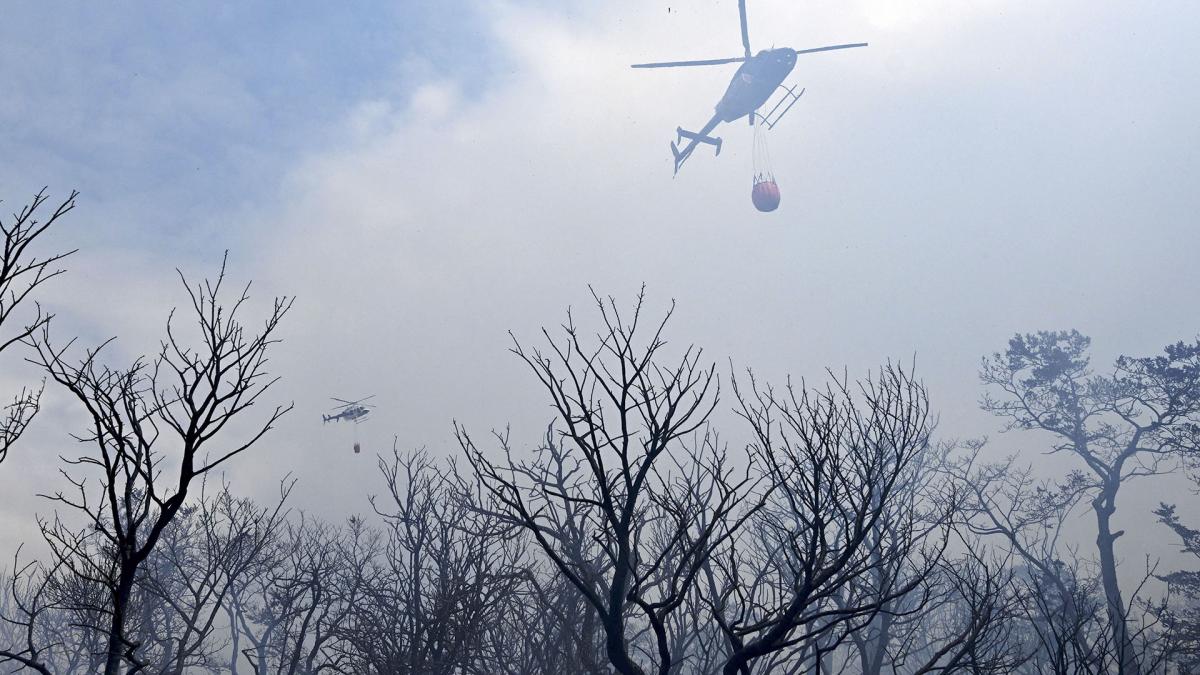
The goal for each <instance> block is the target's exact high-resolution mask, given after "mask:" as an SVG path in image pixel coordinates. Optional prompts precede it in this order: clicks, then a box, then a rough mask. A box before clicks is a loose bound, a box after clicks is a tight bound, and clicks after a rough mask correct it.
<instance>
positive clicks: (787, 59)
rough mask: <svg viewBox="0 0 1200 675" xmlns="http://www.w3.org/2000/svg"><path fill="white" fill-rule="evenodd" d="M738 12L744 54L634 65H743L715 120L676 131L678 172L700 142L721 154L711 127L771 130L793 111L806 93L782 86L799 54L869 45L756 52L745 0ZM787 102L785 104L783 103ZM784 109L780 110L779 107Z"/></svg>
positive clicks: (673, 145) (674, 146) (674, 145)
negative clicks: (741, 124) (741, 123)
mask: <svg viewBox="0 0 1200 675" xmlns="http://www.w3.org/2000/svg"><path fill="white" fill-rule="evenodd" d="M738 12H739V13H740V15H741V21H742V46H743V47H744V48H745V50H746V53H745V55H744V56H735V57H732V58H728V59H704V60H699V61H667V62H662V63H635V64H634V65H633V66H632V67H633V68H677V67H681V66H717V65H721V64H725V63H739V62H740V63H741V64H742V65H741V67H740V68H738V70H737V72H736V73H734V74H733V79H732V80H730V82H729V87H728V88H727V89H726V90H725V95H724V96H722V97H721V100H720V101H718V102H717V105H716V112H715V114H713V116H712V119H710V120H709V121H708V123H707V124H705V125H704V127H703V128H702V129H700V131H687V130H685V129H684V128H683V127H677V128H676V129H675V133H676V134H678V138H677V139H676V140H675V141H672V142H671V154H673V155H675V173H679V167H681V166H683V163H684V162H685V161H687V158H688V157H690V156H691V155H692V151H693V150H695V149H696V146H697V145H698V144H700V143H705V144H707V145H711V146H714V147H715V148H716V153H715V154H716V155H720V154H721V139H720V138H716V137H713V136H711V135H710V134H711V133H712V130H713V129H715V128H716V127H717V125H718V124H720V123H721V122H733V121H735V120H737V119H738V118H741V117H745V118H746V119H747V121H748V122H749V123H750V125H751V126H754V124H755V122H756V121H757V122H760V123H762V124H764V125H766V127H767V128H768V129H770V128H773V127H774V126H775V124H776V123H778V122H779V120H780V119H782V118H783V116H784V115H786V114H787V112H788V110H791V108H792V106H793V105H795V103H796V101H798V100H800V96H801V95H803V94H804V90H803V89H802V90H800V93H796V91H795V89H794V88H793V87H785V86H783V81H784V80H785V79H787V76H788V75H790V74H791V72H792V68H794V67H795V66H796V57H797V56H798V55H800V54H813V53H816V52H828V51H833V50H835V49H853V48H855V47H866V46H867V43H866V42H856V43H853V44H844V45H830V46H828V47H815V48H812V49H799V50H797V49H791V48H788V47H778V48H772V49H764V50H762V51H760V52H759V53H757V54H753V55H752V53H751V51H750V33H749V32H748V30H747V28H746V0H738ZM781 87H782V88H783V89H784V90H785V91H786V92H787V93H786V94H784V96H783V98H781V99H780V100H779V102H778V103H776V104H775V106H774V107H773V108H772V109H771V110H770V112H768V113H767V114H766V115H761V114H759V112H758V109H759V108H761V107H762V106H764V105H765V104H766V103H767V101H768V100H769V99H770V98H771V95H772V94H774V93H775V90H776V89H779V88H781ZM785 102H786V103H787V105H786V106H784V103H785ZM781 107H782V108H783V109H782V110H780V108H781ZM685 138H686V139H688V144H687V145H686V146H684V148H683V149H682V150H680V149H679V146H678V142H681V141H682V140H683V139H685Z"/></svg>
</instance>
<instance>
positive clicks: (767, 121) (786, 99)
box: [753, 84, 806, 129]
mask: <svg viewBox="0 0 1200 675" xmlns="http://www.w3.org/2000/svg"><path fill="white" fill-rule="evenodd" d="M779 88H780V89H782V90H784V94H783V96H782V97H781V98H780V99H779V100H778V101H776V102H775V105H774V106H773V107H772V108H771V110H770V111H768V112H767V114H766V115H763V114H761V113H757V112H756V113H754V116H753V117H754V118H756V119H757V121H758V122H760V123H761V124H764V125H766V127H767V129H774V128H775V125H776V124H779V120H781V119H783V116H784V115H786V114H787V112H788V111H789V110H791V109H792V106H794V105H796V101H799V100H800V97H801V96H803V95H804V92H805V91H806V90H805V89H801V90H800V93H796V88H795V87H785V86H783V85H782V84H781V85H779ZM785 103H786V104H787V105H786V106H785V105H784V104H785ZM781 107H782V108H783V109H782V110H780V108H781Z"/></svg>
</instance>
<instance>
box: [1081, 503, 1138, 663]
mask: <svg viewBox="0 0 1200 675" xmlns="http://www.w3.org/2000/svg"><path fill="white" fill-rule="evenodd" d="M1116 497H1117V489H1116V486H1105V488H1104V491H1103V492H1101V494H1100V495H1099V496H1098V497H1096V499H1095V500H1094V501H1093V502H1092V508H1093V509H1094V510H1095V512H1096V528H1097V534H1096V548H1097V550H1098V552H1099V554H1100V581H1101V583H1102V584H1103V585H1104V599H1105V605H1106V607H1107V609H1108V621H1109V625H1110V628H1111V630H1112V640H1113V649H1115V650H1117V657H1118V663H1119V670H1118V672H1119V673H1120V675H1140V672H1141V669H1140V668H1139V666H1138V661H1137V653H1136V652H1135V650H1134V647H1133V640H1132V639H1130V637H1129V627H1128V625H1127V624H1126V617H1125V601H1124V600H1123V599H1122V597H1121V587H1120V583H1119V580H1118V577H1117V556H1116V553H1115V551H1114V550H1113V543H1114V542H1115V541H1116V540H1117V537H1120V536H1121V535H1122V534H1124V531H1121V532H1117V533H1115V534H1114V533H1113V531H1112V514H1113V512H1114V511H1116Z"/></svg>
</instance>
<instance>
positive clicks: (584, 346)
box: [457, 295, 754, 675]
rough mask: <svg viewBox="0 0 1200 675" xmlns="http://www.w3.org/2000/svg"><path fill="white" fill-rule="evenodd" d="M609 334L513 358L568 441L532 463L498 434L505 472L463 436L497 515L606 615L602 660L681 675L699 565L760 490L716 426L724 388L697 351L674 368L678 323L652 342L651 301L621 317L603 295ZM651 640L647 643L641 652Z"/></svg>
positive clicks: (556, 440) (574, 337) (571, 329)
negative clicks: (734, 461)
mask: <svg viewBox="0 0 1200 675" xmlns="http://www.w3.org/2000/svg"><path fill="white" fill-rule="evenodd" d="M593 298H594V299H595V301H596V305H597V306H598V308H599V314H600V318H601V320H602V323H603V326H602V328H601V330H600V331H599V333H598V334H597V336H596V341H595V342H594V343H589V341H587V340H585V339H584V337H583V336H582V335H581V333H580V330H579V329H578V328H577V327H576V325H575V324H574V322H573V320H571V318H570V315H568V322H567V324H566V325H565V326H563V336H562V338H561V339H560V340H555V339H554V338H552V337H551V335H550V333H549V332H548V331H546V330H543V335H544V336H545V338H546V340H547V342H548V344H549V347H548V350H547V351H545V352H543V351H542V350H540V349H534V350H532V351H530V350H527V349H526V348H525V347H524V346H523V345H521V344H520V343H519V342H517V343H516V345H515V347H514V348H513V352H514V353H515V354H516V355H517V356H518V357H519V358H520V359H521V360H522V361H523V362H524V363H525V364H526V365H528V366H529V368H530V370H531V371H532V372H533V373H534V374H535V376H536V377H537V378H538V381H539V382H540V383H541V385H542V386H543V387H544V388H545V390H546V392H547V393H548V394H549V397H550V400H551V402H552V404H553V407H554V410H555V411H556V413H557V415H558V420H557V421H556V424H557V425H561V430H560V431H558V432H557V433H556V434H552V435H551V437H550V439H549V441H550V442H549V443H547V444H546V445H545V446H544V447H542V448H541V449H540V450H539V451H538V452H537V453H536V454H535V456H534V457H533V458H531V459H517V458H516V457H514V453H513V450H512V448H511V447H510V445H509V443H508V439H507V437H506V436H505V435H501V434H497V437H498V439H499V441H500V446H501V449H502V451H503V453H504V460H503V461H501V462H493V461H492V460H491V459H489V458H488V457H487V456H486V455H485V454H484V453H483V452H482V451H481V450H480V449H479V448H478V446H477V445H476V443H475V440H474V438H473V437H472V436H471V435H469V434H468V433H467V431H466V430H465V429H464V428H463V427H461V426H458V427H457V433H458V439H459V442H460V444H461V445H462V448H463V450H464V451H465V453H466V455H467V457H468V458H469V460H470V462H471V464H472V466H473V467H474V469H475V471H476V472H477V474H478V476H479V478H480V480H481V482H482V484H483V486H484V488H485V490H486V492H487V494H488V495H489V496H490V497H491V499H492V501H493V506H492V508H493V509H494V510H495V512H496V513H497V514H499V515H501V516H503V517H504V518H506V519H508V520H509V521H510V522H512V523H514V524H516V525H518V526H520V527H521V528H523V529H524V530H525V531H526V532H528V534H529V535H530V536H531V537H532V539H533V540H534V541H535V542H536V544H537V547H538V549H540V551H541V553H542V554H543V555H544V556H545V558H546V559H547V560H548V561H549V562H550V564H551V565H552V566H553V568H554V569H555V571H556V572H557V573H558V574H559V575H561V576H562V577H563V578H565V579H566V580H567V581H568V582H569V583H570V585H571V586H572V587H573V588H574V589H575V591H576V592H577V593H579V594H580V596H582V597H583V598H584V599H585V600H586V602H587V605H588V606H589V609H590V611H591V612H594V613H595V616H596V617H597V619H598V623H599V625H600V627H601V631H602V632H603V635H604V653H605V655H606V657H607V659H608V661H609V663H610V664H611V666H612V668H613V669H614V670H616V671H617V672H619V673H622V674H624V675H642V674H643V673H646V672H656V673H659V674H661V675H666V674H667V673H670V672H673V671H672V669H673V667H674V664H675V662H676V660H677V658H678V657H679V655H678V654H675V653H673V652H672V645H673V640H672V637H671V634H670V633H671V617H672V615H673V614H674V613H675V612H677V611H679V610H680V608H681V607H683V606H684V603H685V602H686V601H687V599H688V597H689V593H691V592H692V591H693V587H694V586H695V584H696V582H697V579H698V576H699V574H700V571H701V568H702V566H703V565H704V562H705V561H706V560H707V559H708V556H709V555H710V554H711V552H712V551H713V550H714V549H716V548H718V547H719V546H721V545H722V544H723V543H724V542H725V541H726V540H727V539H728V538H729V537H730V536H731V535H732V534H733V533H734V532H736V531H737V529H738V527H739V526H740V525H741V524H742V522H743V521H744V519H745V518H746V517H748V515H749V514H750V513H752V512H753V511H754V506H753V505H743V504H741V502H742V500H743V497H744V496H745V495H747V494H748V492H749V488H750V487H751V483H752V480H751V478H750V477H749V475H748V474H744V475H741V477H738V475H735V472H734V470H733V469H732V468H731V467H730V466H729V461H728V459H727V455H726V451H725V449H724V447H723V446H722V445H721V443H720V441H719V440H718V438H717V437H716V435H715V433H713V432H712V431H711V430H708V429H707V427H706V421H707V420H708V417H709V415H710V414H711V412H712V410H713V407H714V406H715V405H716V402H717V389H718V385H717V377H716V373H715V371H714V369H713V367H712V366H706V365H703V364H702V363H701V361H700V359H701V352H700V350H698V349H696V348H694V347H689V348H686V349H685V350H684V351H683V353H682V355H681V356H680V357H679V360H678V361H677V362H674V363H673V364H672V365H665V364H664V363H663V359H664V358H665V355H664V353H663V352H664V347H665V341H664V338H663V330H664V328H665V325H666V323H667V321H668V320H669V318H670V316H671V313H670V312H668V313H667V315H666V317H665V318H664V319H663V321H662V322H660V323H659V324H658V325H657V327H653V326H652V327H651V328H650V331H649V332H648V333H647V334H646V337H645V338H643V335H642V332H643V330H644V326H643V319H642V309H643V298H642V296H639V298H638V301H637V304H636V305H635V307H634V310H633V312H632V314H631V315H630V316H628V317H626V316H622V314H621V312H620V311H619V310H618V309H617V307H616V305H615V303H614V302H613V301H612V300H611V299H609V300H608V301H607V302H606V301H604V300H601V299H600V298H599V297H598V296H595V295H593ZM642 640H644V643H643V642H641V641H642Z"/></svg>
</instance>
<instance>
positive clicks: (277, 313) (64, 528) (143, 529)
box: [31, 264, 291, 675]
mask: <svg viewBox="0 0 1200 675" xmlns="http://www.w3.org/2000/svg"><path fill="white" fill-rule="evenodd" d="M180 278H181V279H182V278H183V277H182V275H180ZM224 281H225V267H224V264H222V267H221V272H220V274H219V275H218V277H217V279H216V280H215V281H214V282H206V283H203V284H199V285H197V286H195V287H193V286H191V285H190V284H188V283H187V282H186V280H184V285H185V287H186V288H187V291H188V296H189V298H190V301H191V307H190V309H191V312H192V320H193V321H194V322H195V323H194V325H195V326H196V327H197V328H198V329H199V341H198V344H197V345H196V346H194V347H193V346H189V343H188V342H186V341H185V340H184V339H183V338H182V337H181V336H180V335H179V334H178V332H177V326H176V322H175V321H174V317H175V314H174V312H172V314H171V318H170V319H168V321H167V337H166V339H165V340H164V341H163V342H162V345H161V348H160V350H159V352H158V354H157V356H156V357H155V358H154V359H153V360H151V361H149V362H148V361H146V360H144V359H138V360H136V361H135V362H134V363H133V364H132V365H131V366H129V367H125V368H111V367H108V366H104V365H101V364H100V361H99V357H100V352H101V349H102V348H103V346H104V345H101V347H98V348H95V349H90V350H87V351H86V352H85V354H84V355H83V357H82V359H81V360H79V361H77V362H76V361H72V360H70V359H69V358H68V357H67V351H68V349H69V347H70V343H68V344H67V345H65V346H62V347H58V346H54V345H53V343H52V342H51V340H50V337H49V331H48V330H46V329H45V328H43V329H42V331H41V332H40V334H39V335H37V336H36V337H35V338H33V339H32V340H31V342H32V344H33V346H34V348H35V349H36V359H35V362H36V363H38V364H39V365H41V366H42V367H43V368H45V369H46V372H47V373H49V375H50V377H51V378H52V379H53V380H54V381H55V382H57V383H58V384H60V385H61V386H62V387H64V388H65V389H66V390H67V391H68V392H70V393H71V394H72V396H73V397H74V398H75V399H76V400H77V401H78V402H79V404H80V405H81V406H82V407H83V409H84V410H85V411H86V412H87V414H88V416H89V417H90V429H89V431H88V432H87V433H85V434H82V435H79V436H77V437H76V438H77V439H78V440H79V441H80V442H81V443H84V444H86V445H87V446H88V448H89V450H88V451H87V452H86V453H85V454H82V455H81V456H79V457H78V458H76V459H64V462H65V464H66V466H67V468H65V469H64V470H63V471H62V473H63V474H64V476H65V477H66V478H67V480H68V481H69V482H70V484H71V486H72V487H71V489H70V490H68V491H60V492H56V493H54V494H52V495H47V497H48V499H50V500H51V501H52V502H53V503H55V504H56V505H57V506H58V507H60V508H62V509H65V510H66V511H68V512H73V513H74V514H75V515H76V516H79V517H82V519H83V521H84V522H85V523H86V525H85V527H84V528H83V529H75V528H74V527H72V525H71V524H70V523H69V522H68V521H66V520H63V519H62V518H61V517H60V516H61V514H59V513H56V514H55V516H54V517H53V518H52V519H49V520H43V521H42V522H41V528H42V533H43V536H44V538H45V540H46V542H47V543H48V544H49V546H50V549H51V552H52V555H53V559H54V562H55V564H56V565H59V566H61V567H62V569H63V570H64V572H65V573H66V574H67V575H68V576H70V577H73V578H75V579H77V580H79V581H81V582H82V583H83V584H85V585H87V586H89V587H90V588H92V589H100V590H101V591H102V594H103V596H104V603H103V605H102V606H101V608H100V616H101V617H102V619H101V620H100V621H97V622H95V624H94V625H90V626H88V627H89V628H91V629H93V630H96V631H100V632H101V633H102V634H103V635H104V642H105V647H104V655H105V658H104V672H105V673H106V675H115V674H116V673H118V672H121V670H122V665H123V664H128V671H127V672H138V671H139V670H141V669H143V668H144V665H145V664H144V663H143V662H142V661H141V660H140V658H139V656H138V649H139V644H138V641H137V640H136V639H133V638H132V637H131V635H130V633H129V631H128V630H127V622H128V621H129V620H130V616H129V609H130V603H131V600H132V598H133V595H134V584H135V582H136V581H137V579H138V576H139V571H140V570H141V568H142V566H143V564H144V563H145V562H146V560H147V559H148V558H149V557H150V555H151V554H152V553H153V552H154V550H155V547H156V546H158V544H159V542H160V540H161V538H162V536H163V533H164V532H165V531H166V530H167V528H169V527H170V526H171V524H172V522H173V521H174V520H175V519H176V517H178V516H179V514H180V511H181V509H183V508H184V506H185V504H186V502H187V499H188V496H189V490H190V489H191V488H192V486H193V483H194V482H195V481H196V480H197V479H198V478H201V477H203V476H204V475H205V474H207V473H209V472H211V471H212V470H213V469H216V468H217V467H219V466H222V465H224V464H225V463H226V462H228V461H229V460H231V459H232V458H234V457H236V456H238V455H240V454H241V453H243V452H245V451H246V450H248V449H249V448H250V447H251V446H253V445H254V444H255V443H256V442H257V441H258V440H259V439H261V438H262V437H263V435H265V434H266V433H267V432H268V431H269V430H270V429H271V428H272V427H273V426H274V424H275V423H276V421H278V420H279V418H280V417H281V416H282V415H283V414H284V413H286V412H287V411H288V410H289V409H290V406H286V407H284V406H276V407H275V408H273V409H268V412H267V413H266V414H265V416H264V417H265V420H261V421H259V422H258V423H256V424H254V425H253V426H251V427H250V428H249V431H247V432H245V435H242V436H240V437H238V436H235V435H234V434H233V433H232V430H231V429H229V428H228V427H229V424H230V423H231V422H232V421H233V420H235V419H238V420H240V419H241V418H243V417H245V416H244V415H243V413H245V412H247V411H248V410H249V409H250V408H251V406H253V405H254V404H255V403H257V402H259V401H260V400H261V399H262V397H263V395H264V394H265V393H266V392H267V391H268V390H269V389H270V388H271V386H272V384H274V382H275V381H276V379H273V378H271V377H270V376H269V375H268V374H267V372H266V370H265V365H266V363H267V353H268V351H269V350H270V347H271V345H272V344H274V343H276V342H277V338H276V332H277V329H278V326H279V322H280V320H281V319H282V318H283V316H284V315H285V314H286V313H287V311H288V309H289V308H290V307H291V301H290V300H289V299H287V298H277V299H276V300H275V301H274V306H273V309H272V310H271V311H270V313H269V315H268V316H267V319H266V321H265V323H264V324H263V326H262V328H261V329H260V330H259V331H258V332H257V333H255V332H253V331H252V330H250V329H248V328H247V327H246V326H245V324H244V323H243V322H242V320H241V318H240V314H241V313H242V312H243V311H244V309H245V305H246V303H247V301H248V296H247V292H248V290H249V286H247V287H246V288H245V289H243V291H242V293H241V295H240V296H238V297H236V298H235V301H234V302H233V304H232V305H225V304H223V297H222V294H221V291H222V287H223V285H224ZM106 344H107V343H106Z"/></svg>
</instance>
